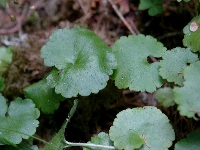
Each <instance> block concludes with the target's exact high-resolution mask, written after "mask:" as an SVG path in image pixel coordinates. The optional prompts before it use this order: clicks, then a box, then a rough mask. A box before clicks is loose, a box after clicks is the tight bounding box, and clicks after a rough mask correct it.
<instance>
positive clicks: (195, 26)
mask: <svg viewBox="0 0 200 150" xmlns="http://www.w3.org/2000/svg"><path fill="white" fill-rule="evenodd" d="M198 28H199V25H198V23H197V22H196V21H194V22H192V23H191V24H190V31H192V32H195V31H197V29H198Z"/></svg>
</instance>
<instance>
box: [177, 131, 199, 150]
mask: <svg viewBox="0 0 200 150" xmlns="http://www.w3.org/2000/svg"><path fill="white" fill-rule="evenodd" d="M194 149H196V150H197V149H200V131H197V130H194V131H192V132H191V133H190V134H188V135H187V138H186V139H182V140H180V141H179V142H177V143H176V145H175V150H194Z"/></svg>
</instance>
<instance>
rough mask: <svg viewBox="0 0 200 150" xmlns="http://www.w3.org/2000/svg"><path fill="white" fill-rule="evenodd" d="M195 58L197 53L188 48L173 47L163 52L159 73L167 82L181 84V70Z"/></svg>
mask: <svg viewBox="0 0 200 150" xmlns="http://www.w3.org/2000/svg"><path fill="white" fill-rule="evenodd" d="M197 60H198V56H197V54H194V53H192V52H191V51H190V49H189V48H187V49H185V48H180V47H177V48H174V49H172V50H170V51H166V52H165V54H164V56H163V60H161V61H160V67H161V68H160V69H159V73H160V75H161V76H162V78H163V79H167V81H168V82H174V83H175V84H178V85H180V86H183V81H184V79H183V70H184V69H185V67H186V66H187V65H189V64H190V63H193V62H195V61H197Z"/></svg>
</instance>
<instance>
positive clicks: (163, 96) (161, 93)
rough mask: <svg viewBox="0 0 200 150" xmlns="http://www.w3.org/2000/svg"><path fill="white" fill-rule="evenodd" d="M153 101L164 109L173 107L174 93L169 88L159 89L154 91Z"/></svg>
mask: <svg viewBox="0 0 200 150" xmlns="http://www.w3.org/2000/svg"><path fill="white" fill-rule="evenodd" d="M155 99H156V100H158V101H159V103H160V104H161V105H163V106H164V107H169V106H173V105H174V104H175V102H174V93H173V90H172V89H171V88H170V87H165V88H161V89H159V90H157V91H156V95H155Z"/></svg>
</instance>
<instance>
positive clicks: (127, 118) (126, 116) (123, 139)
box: [109, 106, 175, 150]
mask: <svg viewBox="0 0 200 150" xmlns="http://www.w3.org/2000/svg"><path fill="white" fill-rule="evenodd" d="M109 135H110V139H111V140H112V141H114V146H115V147H116V148H117V149H125V150H130V149H136V148H139V147H141V146H142V147H141V148H140V149H141V150H161V149H163V150H167V149H168V148H169V147H170V146H171V145H172V141H173V140H174V138H175V133H174V131H173V129H172V126H171V125H170V124H169V119H168V118H167V117H166V116H165V115H164V114H163V113H162V112H161V111H160V110H159V109H157V108H156V107H152V106H147V107H144V108H133V109H126V110H123V111H121V112H120V113H119V114H118V115H117V118H115V120H114V123H113V126H112V127H111V128H110V131H109ZM163 135H164V136H163ZM161 137H162V138H161ZM142 144H143V145H142Z"/></svg>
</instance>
